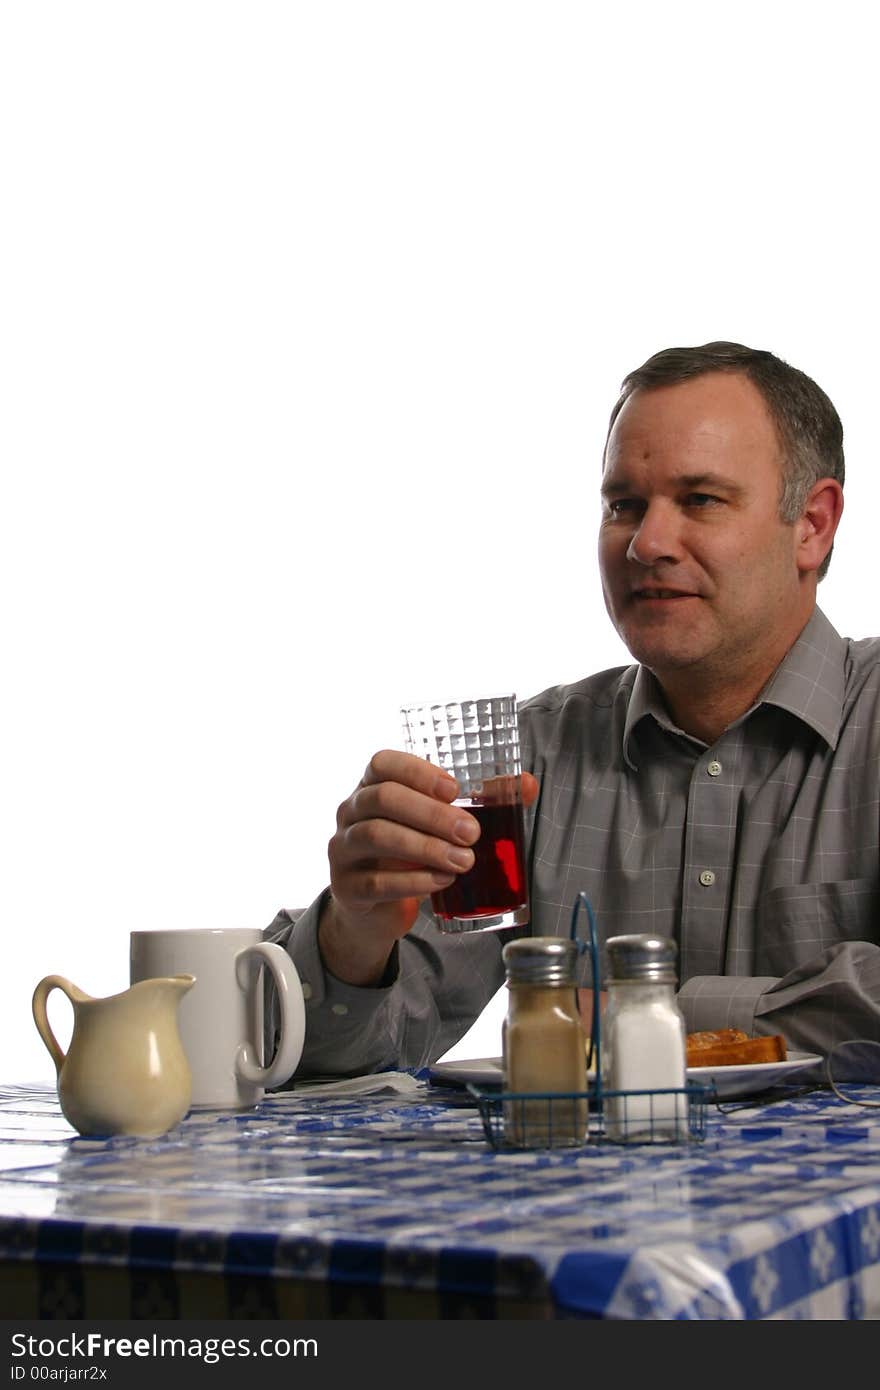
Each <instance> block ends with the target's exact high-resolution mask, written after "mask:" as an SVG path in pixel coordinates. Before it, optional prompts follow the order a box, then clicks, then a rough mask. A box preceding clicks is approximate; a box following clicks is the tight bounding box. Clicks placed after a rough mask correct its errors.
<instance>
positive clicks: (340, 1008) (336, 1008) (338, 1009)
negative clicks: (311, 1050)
mask: <svg viewBox="0 0 880 1390" xmlns="http://www.w3.org/2000/svg"><path fill="white" fill-rule="evenodd" d="M713 877H714V875H713ZM330 1011H331V1013H334V1014H338V1015H339V1017H340V1018H344V1017H345V1015H346V1014H347V1013H348V1005H347V1004H331V1006H330Z"/></svg>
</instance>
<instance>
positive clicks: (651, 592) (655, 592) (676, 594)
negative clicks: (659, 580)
mask: <svg viewBox="0 0 880 1390" xmlns="http://www.w3.org/2000/svg"><path fill="white" fill-rule="evenodd" d="M631 597H632V598H636V599H675V598H699V594H695V593H693V591H692V590H689V589H633V591H632V594H631Z"/></svg>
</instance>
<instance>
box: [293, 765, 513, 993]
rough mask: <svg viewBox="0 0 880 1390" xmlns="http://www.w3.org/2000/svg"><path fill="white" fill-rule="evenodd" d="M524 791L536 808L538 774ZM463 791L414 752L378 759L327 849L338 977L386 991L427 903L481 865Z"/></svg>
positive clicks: (322, 937) (327, 929)
mask: <svg viewBox="0 0 880 1390" xmlns="http://www.w3.org/2000/svg"><path fill="white" fill-rule="evenodd" d="M522 792H523V801H524V803H525V805H527V806H530V805H531V803H532V802H533V801H534V799H535V797H536V796H537V794H538V783H537V781H536V779H535V778H534V777H532V776H531V774H530V773H524V774H523V779H522ZM458 794H459V788H458V784H457V783H456V782H455V780H454V779H453V778H452V777H450V776H449V775H448V774H447V773H445V772H443V771H441V769H440V768H438V767H436V766H435V765H434V764H432V763H429V762H426V761H425V759H424V758H417V757H415V756H414V755H413V754H412V753H400V752H396V751H394V750H389V749H386V750H385V751H384V752H381V753H376V754H375V756H374V757H372V758H371V759H370V762H369V764H368V766H367V769H366V771H365V773H364V775H363V777H362V778H361V780H360V782H359V783H358V785H357V787H355V789H354V791H353V792H352V794H351V796H350V797H348V798H347V800H345V801H343V803H342V805H341V806H340V807H339V809H338V811H337V813H336V834H335V835H334V836H333V838H332V839H331V841H330V843H329V845H328V846H327V854H328V858H329V860H330V897H329V899H328V901H327V903H326V905H325V907H324V911H323V913H322V915H321V921H320V925H319V929H318V940H319V944H320V948H321V955H322V957H323V960H324V964H325V966H326V967H327V969H328V970H330V971H331V972H332V974H334V975H335V976H336V977H337V979H340V980H345V981H346V982H347V983H348V984H353V985H375V984H378V982H379V981H380V980H381V978H382V975H383V973H384V971H385V967H386V965H387V963H388V957H389V955H390V954H391V951H392V949H393V947H394V943H395V942H396V941H398V940H399V939H400V937H402V936H405V935H406V933H407V932H408V931H409V929H410V927H411V926H412V925H413V923H414V922H415V920H416V917H417V916H418V911H419V904H420V903H421V901H422V900H423V899H424V898H426V897H427V896H428V895H429V894H430V893H435V892H437V891H438V890H439V889H441V888H448V887H449V885H450V884H451V883H453V882H454V881H455V878H456V876H457V875H458V874H460V873H464V872H465V871H466V870H468V869H470V868H471V867H472V866H473V862H474V856H473V851H472V849H471V846H472V845H473V844H474V843H475V841H476V840H478V839H479V837H480V825H479V822H478V821H477V819H476V817H475V816H472V815H470V814H469V813H468V812H467V811H466V810H465V809H464V807H462V806H453V805H452V804H451V803H452V802H453V801H454V800H455V798H456V796H458Z"/></svg>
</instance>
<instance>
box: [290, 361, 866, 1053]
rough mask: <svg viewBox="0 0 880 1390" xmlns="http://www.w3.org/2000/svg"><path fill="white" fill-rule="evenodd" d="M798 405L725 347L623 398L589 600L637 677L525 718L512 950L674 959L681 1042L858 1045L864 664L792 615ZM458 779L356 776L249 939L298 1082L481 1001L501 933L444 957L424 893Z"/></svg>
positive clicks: (821, 477) (659, 373) (805, 425)
mask: <svg viewBox="0 0 880 1390" xmlns="http://www.w3.org/2000/svg"><path fill="white" fill-rule="evenodd" d="M842 440H843V432H842V429H841V425H840V421H839V419H838V416H837V413H836V411H835V410H834V407H833V405H832V404H831V402H830V401H829V400H828V398H827V396H826V395H825V394H824V392H822V391H821V390H820V389H819V387H818V386H817V385H816V384H815V383H814V382H812V381H811V380H810V379H809V378H808V377H806V376H804V375H803V373H801V372H798V371H796V370H795V369H793V368H792V367H790V366H788V365H787V364H786V363H784V362H782V361H780V360H779V359H778V358H776V357H774V356H773V355H772V354H770V353H766V352H756V351H753V350H752V349H749V348H745V347H742V346H740V345H738V344H734V343H711V344H707V345H706V346H705V347H701V348H681V349H670V350H668V351H665V352H660V353H658V354H656V355H655V356H654V357H652V358H650V359H649V361H648V362H646V363H645V364H644V366H642V367H641V368H639V369H638V370H637V371H635V372H633V373H631V374H630V375H629V376H628V377H627V378H626V379H625V381H624V383H623V389H622V393H621V396H620V398H619V400H618V402H617V404H616V405H615V408H614V411H613V413H612V416H611V423H610V427H609V433H608V438H607V442H606V450H605V457H604V468H603V477H602V489H601V490H602V521H601V526H600V535H599V558H600V568H601V574H602V583H603V590H604V596H605V603H606V606H607V609H608V612H609V615H610V617H611V620H612V622H613V623H614V625H615V627H616V629H617V631H618V632H619V633H620V635H621V637H622V638H623V640H624V641H625V642H626V644H627V646H628V647H629V649H630V651H631V652H632V654H633V656H634V658H635V660H636V663H637V664H635V665H633V666H630V667H627V668H620V669H617V670H613V671H605V672H602V673H600V674H598V675H595V676H592V677H589V678H587V679H586V680H583V681H580V682H578V683H576V684H574V685H570V686H562V687H555V688H553V689H550V690H547V691H545V692H544V693H543V694H541V695H538V696H536V697H535V698H533V699H531V700H527V701H526V702H525V704H524V705H523V706H522V708H521V730H522V743H523V753H524V766H525V767H527V768H528V769H529V771H528V772H527V773H524V775H523V794H524V800H525V801H526V803H527V805H528V806H529V807H530V810H529V812H528V830H529V875H530V905H531V927H530V930H531V932H532V933H541V934H555V935H566V934H567V933H568V930H569V922H570V916H571V910H572V905H573V903H574V901H575V898H576V896H577V894H578V893H579V892H581V891H584V892H586V894H587V895H588V897H589V899H590V901H591V903H592V906H593V908H594V912H595V915H596V920H597V925H598V928H599V932H600V936H602V937H603V938H604V937H607V936H609V935H613V934H616V933H619V932H626V931H652V932H658V933H660V934H663V935H667V936H672V937H674V938H675V939H676V940H677V942H678V945H679V962H680V980H681V989H680V992H679V1002H680V1004H681V1006H682V1010H683V1012H684V1015H685V1019H686V1022H687V1026H688V1029H689V1030H690V1031H694V1030H697V1029H702V1028H720V1027H742V1028H745V1029H746V1030H747V1031H748V1032H758V1033H775V1032H781V1033H783V1034H785V1036H786V1037H787V1039H788V1041H789V1043H790V1044H791V1045H792V1046H794V1047H799V1048H803V1049H806V1050H809V1051H821V1052H827V1051H828V1049H829V1048H830V1047H832V1046H833V1045H834V1044H835V1043H836V1042H839V1041H841V1040H843V1039H846V1038H859V1037H861V1038H872V1039H880V948H878V941H880V912H878V909H880V881H878V864H880V791H878V767H880V717H878V716H880V642H878V641H873V640H872V641H862V642H853V641H849V640H845V639H842V638H841V637H839V636H838V635H837V633H836V632H835V631H834V629H833V628H832V627H831V624H830V623H829V622H828V621H827V619H826V618H825V617H824V615H823V614H822V613H821V612H820V611H819V609H818V608H817V607H816V587H817V583H818V580H819V578H820V577H821V576H822V575H823V574H824V573H825V570H826V568H827V565H828V559H829V556H830V553H831V548H832V544H833V541H834V536H835V532H836V530H837V526H838V523H839V521H840V516H841V512H842V508H843V479H844V462H843V444H842ZM455 795H456V787H455V783H454V782H453V781H452V780H451V779H450V778H448V777H446V776H445V775H444V774H442V773H440V772H439V771H438V770H437V769H436V768H434V767H432V766H430V765H429V764H428V763H426V762H423V761H421V760H419V759H415V758H412V757H409V756H408V755H407V754H404V753H398V752H392V751H384V752H381V753H377V754H376V755H375V757H373V758H372V760H371V762H370V764H369V766H368V767H367V769H366V772H365V774H364V776H363V778H362V780H361V782H360V784H359V786H358V787H357V788H356V789H355V791H354V792H353V793H352V795H351V796H350V797H348V799H347V800H346V801H344V802H343V803H342V805H341V806H340V808H339V812H338V818H337V830H336V833H335V835H334V836H333V838H332V840H331V841H330V845H329V860H330V888H329V890H327V891H326V892H325V893H324V894H322V895H321V897H320V898H319V899H318V901H317V902H316V903H314V904H313V905H312V907H311V908H310V909H308V910H307V912H306V913H305V914H304V915H303V916H302V917H301V918H300V919H299V921H298V922H297V923H296V924H291V922H290V921H289V919H288V918H287V915H286V914H281V915H280V916H279V918H278V919H276V922H275V923H273V926H272V928H270V929H269V930H270V933H271V934H272V935H273V936H275V938H276V939H280V940H284V941H285V942H286V943H287V945H288V948H289V950H290V952H291V954H292V956H293V959H294V961H295V962H296V964H297V966H298V968H299V971H300V974H301V976H302V978H303V980H304V981H305V983H306V987H307V994H308V995H309V1004H308V1009H309V1017H308V1022H307V1029H306V1050H305V1053H304V1060H303V1067H302V1070H301V1074H302V1072H303V1071H304V1072H308V1071H313V1072H327V1073H345V1072H359V1071H370V1070H377V1069H380V1068H383V1067H393V1066H417V1065H423V1064H425V1063H427V1062H428V1061H430V1060H432V1059H436V1058H437V1057H438V1056H440V1055H441V1054H442V1053H443V1052H444V1051H446V1050H447V1049H448V1048H449V1047H450V1046H451V1045H452V1044H453V1043H454V1042H455V1041H457V1039H458V1038H459V1037H461V1036H462V1035H463V1033H464V1032H465V1031H466V1029H467V1028H468V1027H469V1026H470V1024H471V1023H472V1022H473V1021H474V1019H475V1018H476V1017H477V1016H478V1014H479V1013H480V1011H481V1010H482V1008H483V1007H484V1005H485V1004H486V1003H487V1002H488V1000H489V999H490V998H491V997H492V996H493V994H494V993H495V992H496V990H497V989H498V987H499V986H500V984H501V983H502V982H503V979H504V972H503V967H502V961H501V949H502V947H503V945H504V944H505V941H506V940H508V939H510V935H511V933H509V932H501V933H476V934H465V935H447V936H444V935H443V934H442V933H441V932H440V931H439V929H438V928H437V927H436V925H435V924H434V921H433V918H432V917H431V915H430V911H427V912H426V911H425V907H424V903H425V898H426V895H427V894H429V893H430V892H432V891H433V890H435V889H437V888H440V887H443V886H446V885H447V884H448V883H450V882H452V881H453V880H454V877H455V875H456V874H457V873H459V872H462V871H463V870H465V869H467V868H468V867H469V866H470V864H471V863H472V861H473V856H472V853H471V850H470V846H471V845H472V844H473V842H474V840H475V839H476V838H477V837H478V834H479V829H478V827H477V824H476V821H475V820H474V819H473V817H471V816H469V815H468V814H467V813H466V812H463V811H462V810H461V809H460V808H457V807H456V806H454V805H453V804H451V803H452V802H453V800H454V798H455Z"/></svg>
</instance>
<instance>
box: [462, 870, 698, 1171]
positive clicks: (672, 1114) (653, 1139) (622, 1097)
mask: <svg viewBox="0 0 880 1390" xmlns="http://www.w3.org/2000/svg"><path fill="white" fill-rule="evenodd" d="M581 906H583V907H584V908H585V911H586V917H587V924H588V939H587V941H586V942H583V941H582V940H580V938H579V937H578V935H577V923H578V912H579V909H580V907H581ZM570 937H571V939H572V940H573V941H574V942H575V944H576V946H577V948H578V951H580V952H584V951H587V952H589V956H590V966H591V971H592V992H593V1010H592V1021H591V1025H590V1037H589V1043H588V1047H587V1068H588V1072H590V1074H591V1075H590V1078H588V1085H587V1089H586V1090H585V1091H543V1092H538V1091H529V1092H528V1093H526V1092H518V1091H507V1090H505V1089H502V1090H500V1091H499V1090H497V1089H491V1090H489V1089H485V1088H482V1087H479V1086H475V1085H473V1084H470V1085H468V1087H467V1090H468V1092H469V1093H470V1095H471V1096H472V1098H473V1099H474V1100H475V1102H476V1104H477V1108H478V1110H479V1114H480V1118H481V1120H482V1124H483V1131H484V1133H485V1136H486V1139H487V1141H488V1142H489V1144H490V1145H491V1146H492V1148H493V1149H496V1150H511V1149H530V1150H534V1149H560V1148H569V1149H570V1148H579V1147H582V1146H583V1145H585V1144H587V1143H597V1142H599V1143H604V1142H613V1143H626V1144H633V1143H647V1144H658V1143H665V1144H674V1143H689V1142H698V1141H699V1140H701V1139H703V1138H704V1137H705V1131H706V1107H707V1101H708V1099H709V1098H710V1091H709V1089H708V1088H707V1087H705V1086H703V1085H701V1084H700V1083H698V1082H695V1081H686V1082H685V1084H684V1085H683V1086H681V1087H658V1088H656V1089H652V1090H625V1091H624V1090H614V1089H608V1088H606V1087H605V1086H604V1085H603V1081H602V1037H601V1032H602V1029H601V1019H600V1014H601V1009H600V1000H599V992H600V991H599V980H600V971H599V948H598V941H597V936H596V924H595V919H594V916H593V911H592V907H591V905H590V902H589V899H588V898H587V895H586V894H585V893H579V894H578V895H577V898H576V899H575V902H574V907H573V909H572V916H571V928H570Z"/></svg>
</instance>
